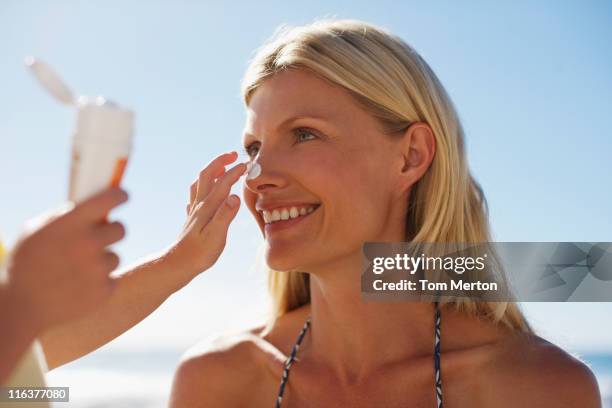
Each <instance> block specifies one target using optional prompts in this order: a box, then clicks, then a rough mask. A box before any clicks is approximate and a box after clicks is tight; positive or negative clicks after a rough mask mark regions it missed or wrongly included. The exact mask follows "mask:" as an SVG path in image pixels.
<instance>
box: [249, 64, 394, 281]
mask: <svg viewBox="0 0 612 408" xmlns="http://www.w3.org/2000/svg"><path fill="white" fill-rule="evenodd" d="M243 144H244V146H245V147H247V148H248V153H249V155H250V156H251V159H253V160H255V161H257V162H258V163H259V164H260V165H261V173H260V175H259V176H258V177H256V178H254V179H251V180H247V181H246V182H245V185H244V201H245V203H246V205H247V207H248V208H249V210H250V211H251V213H253V215H254V216H255V219H256V221H257V223H258V224H259V227H260V228H261V230H262V232H263V234H264V237H265V240H266V244H267V246H266V260H267V263H268V266H269V267H271V268H272V269H276V270H285V271H286V270H299V271H308V272H311V271H312V270H315V269H316V268H317V266H319V267H321V266H323V265H330V264H331V263H333V262H336V261H341V260H342V259H343V258H344V257H347V256H349V255H350V256H354V255H355V254H359V253H360V252H361V246H362V244H363V242H364V241H377V240H388V239H392V240H393V239H394V240H398V239H399V240H402V239H403V231H404V225H405V218H403V217H402V216H404V217H405V214H404V213H405V203H406V201H404V200H403V198H405V197H406V196H404V195H401V194H400V193H399V192H398V191H397V187H396V186H397V183H395V181H396V179H397V175H396V174H399V173H400V169H401V168H402V165H401V160H402V152H401V151H400V149H399V148H398V144H397V142H396V141H393V139H392V138H391V137H389V136H388V135H385V134H384V133H383V131H382V128H381V127H380V124H379V122H378V121H377V120H376V119H375V118H374V117H372V116H371V115H370V114H368V113H367V112H366V111H365V110H363V109H362V108H361V107H360V106H359V105H358V104H357V102H356V101H355V100H354V99H353V98H352V96H351V95H350V94H349V93H348V92H346V91H345V90H344V89H342V88H340V87H338V86H335V85H332V84H330V83H328V82H327V81H325V80H323V79H320V78H319V77H317V76H315V75H314V74H312V73H309V72H307V71H302V70H295V69H291V70H287V71H284V72H281V73H278V74H276V75H274V76H272V77H271V78H269V79H267V80H266V81H264V83H263V84H262V85H261V86H260V87H259V88H258V89H257V90H256V91H255V92H254V94H253V95H252V98H251V101H250V104H249V106H248V108H247V120H246V126H245V130H244V138H243ZM312 205H318V207H317V208H316V209H315V210H314V211H313V212H312V213H310V214H307V215H305V216H299V217H297V218H295V219H290V220H291V221H289V222H287V223H283V222H282V221H281V222H280V223H279V224H277V223H272V224H268V225H266V224H265V222H264V216H263V214H262V212H261V211H260V210H261V208H262V207H263V208H266V209H267V210H269V211H270V212H271V209H273V208H279V207H280V208H281V209H282V208H287V209H289V208H290V207H292V206H295V207H296V209H297V210H299V209H300V208H302V207H308V206H312ZM398 206H399V209H398V208H395V211H392V209H393V208H394V207H398ZM398 214H401V215H402V216H398ZM283 224H284V225H283ZM275 226H276V227H275ZM398 234H399V235H400V236H398Z"/></svg>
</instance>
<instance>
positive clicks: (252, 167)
mask: <svg viewBox="0 0 612 408" xmlns="http://www.w3.org/2000/svg"><path fill="white" fill-rule="evenodd" d="M260 174H261V166H260V165H259V163H257V162H249V164H247V176H246V179H247V180H252V179H254V178H257V177H259V175H260Z"/></svg>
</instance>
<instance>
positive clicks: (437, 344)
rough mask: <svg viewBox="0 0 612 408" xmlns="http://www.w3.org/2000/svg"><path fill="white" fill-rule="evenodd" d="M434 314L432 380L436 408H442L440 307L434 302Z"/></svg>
mask: <svg viewBox="0 0 612 408" xmlns="http://www.w3.org/2000/svg"><path fill="white" fill-rule="evenodd" d="M434 306H435V308H436V312H435V315H434V323H435V329H434V378H435V382H436V400H437V403H438V408H442V376H441V369H440V305H439V304H438V302H437V301H436V302H434Z"/></svg>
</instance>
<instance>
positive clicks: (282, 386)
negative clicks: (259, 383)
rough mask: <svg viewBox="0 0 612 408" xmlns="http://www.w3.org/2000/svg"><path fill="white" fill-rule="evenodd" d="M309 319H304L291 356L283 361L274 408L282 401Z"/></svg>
mask: <svg viewBox="0 0 612 408" xmlns="http://www.w3.org/2000/svg"><path fill="white" fill-rule="evenodd" d="M310 318H311V316H308V319H306V322H305V323H304V326H303V327H302V331H300V334H299V335H298V337H297V340H296V341H295V344H294V345H293V348H292V349H291V354H290V355H289V358H287V361H285V367H284V368H283V376H282V378H281V384H280V388H279V390H278V396H277V397H276V408H280V406H281V403H282V401H283V394H284V393H285V386H286V385H287V381H289V370H291V365H292V364H293V361H294V360H295V356H296V355H297V352H298V350H299V349H300V344H302V340H303V339H304V335H305V334H306V332H307V331H308V328H309V327H310Z"/></svg>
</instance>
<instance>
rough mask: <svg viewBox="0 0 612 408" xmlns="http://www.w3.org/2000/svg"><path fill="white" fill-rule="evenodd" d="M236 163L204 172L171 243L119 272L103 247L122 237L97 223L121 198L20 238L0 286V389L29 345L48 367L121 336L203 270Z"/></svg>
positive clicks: (119, 230)
mask: <svg viewBox="0 0 612 408" xmlns="http://www.w3.org/2000/svg"><path fill="white" fill-rule="evenodd" d="M236 158H237V154H236V153H235V152H232V153H227V154H223V155H220V156H218V157H216V158H215V159H213V160H212V161H211V162H210V163H209V164H208V165H207V166H205V167H204V168H203V169H202V171H201V172H200V174H199V175H198V177H197V179H196V180H195V181H194V182H193V183H192V185H191V187H190V200H189V203H188V204H187V208H186V210H187V220H186V222H185V225H184V227H183V231H182V232H181V234H180V236H179V237H178V238H177V239H176V240H175V242H174V243H172V244H171V245H170V246H168V247H167V248H166V249H164V250H162V251H160V252H159V253H157V254H152V255H150V256H149V257H148V259H146V260H145V262H142V263H139V264H137V265H135V266H132V267H129V268H126V269H124V270H122V271H114V270H115V268H116V267H117V266H118V264H119V258H118V257H117V255H116V254H114V253H113V252H112V251H109V250H108V248H107V247H108V246H109V245H111V244H113V243H115V242H117V241H119V240H120V239H122V238H123V237H124V235H125V229H124V228H123V226H122V225H121V223H118V222H113V223H109V222H106V221H105V220H104V219H105V217H106V215H107V214H108V212H109V211H110V210H111V209H112V208H114V207H116V206H117V205H119V204H120V203H122V202H124V201H125V200H126V199H127V195H126V193H125V192H123V191H121V190H118V189H109V190H107V191H105V192H102V193H100V194H98V195H96V196H95V197H93V198H91V199H89V200H87V201H85V202H84V203H81V204H77V205H76V206H74V208H71V209H69V210H68V211H65V210H64V211H58V212H55V213H52V214H51V215H50V216H49V217H47V218H46V219H44V220H42V221H40V222H38V225H37V227H36V228H35V229H33V230H32V231H28V232H26V233H25V234H24V236H23V237H22V238H21V239H20V241H19V243H18V244H17V245H16V246H15V249H14V251H13V252H12V254H11V258H10V259H9V262H8V272H9V280H8V282H7V283H4V284H2V285H0V322H1V323H2V325H3V327H4V328H6V329H7V330H6V333H8V335H3V336H2V347H0V357H2V358H0V383H2V382H3V381H4V380H5V379H7V378H8V375H9V373H10V372H11V370H12V369H13V368H14V367H15V365H16V364H17V362H18V361H19V358H20V356H21V355H22V354H23V353H24V352H25V351H26V349H27V348H28V347H29V345H30V344H31V342H32V341H33V340H34V339H35V338H39V339H40V342H41V345H42V348H43V351H44V353H45V357H46V360H47V366H48V367H49V369H53V368H55V367H58V366H60V365H62V364H65V363H68V362H70V361H73V360H75V359H76V358H79V357H81V356H83V355H85V354H88V353H90V352H92V351H94V350H96V349H97V348H99V347H101V346H103V345H104V344H106V343H108V342H109V341H111V340H113V339H114V338H116V337H118V336H119V335H121V334H123V333H124V332H125V331H127V330H129V329H130V328H131V327H133V326H134V325H136V324H137V323H139V322H140V321H142V320H143V319H144V318H145V317H147V316H148V315H149V314H150V313H152V312H153V311H154V310H155V309H157V307H159V306H160V305H161V304H162V303H163V302H164V301H165V300H166V299H167V298H168V297H169V296H170V295H172V294H173V293H175V292H176V291H178V290H179V289H181V288H182V287H184V286H185V285H187V284H188V283H189V282H190V281H191V280H192V279H193V278H195V277H196V276H198V275H199V274H200V273H202V272H203V271H205V270H207V269H209V268H210V267H211V266H212V265H213V264H214V263H215V262H216V261H217V259H218V258H219V256H220V255H221V253H222V251H223V248H224V247H225V243H226V239H227V230H228V228H229V224H230V223H231V221H232V220H233V219H234V217H235V216H236V214H237V212H238V209H239V205H240V199H239V198H238V197H237V196H235V195H232V197H233V198H234V199H235V200H236V201H235V205H234V206H231V205H230V204H229V194H230V190H231V187H232V185H234V184H235V183H236V182H237V181H238V180H239V178H240V176H241V175H242V174H243V173H244V172H245V170H246V165H245V163H239V164H236V165H234V166H233V167H232V168H231V169H229V170H228V171H226V170H225V166H227V165H229V164H231V163H232V162H234V161H235V160H236ZM59 237H61V239H58V238H59ZM43 270H44V272H45V273H44V274H42V273H41V271H43ZM111 272H117V273H113V275H110V274H111ZM4 332H5V331H4V330H3V333H4Z"/></svg>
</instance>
